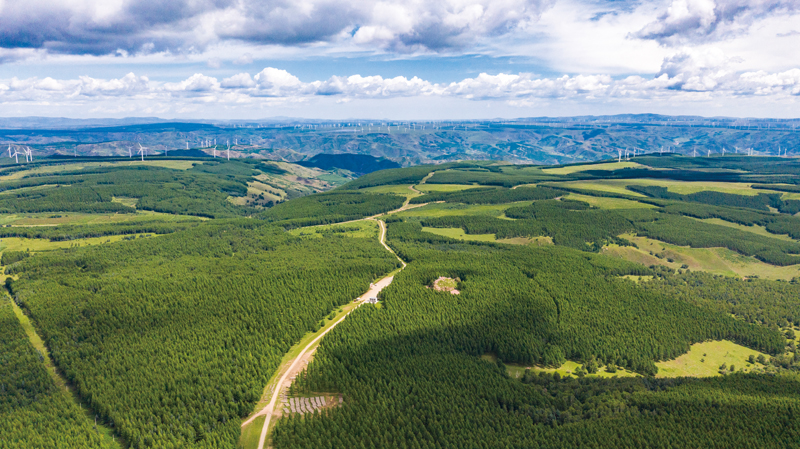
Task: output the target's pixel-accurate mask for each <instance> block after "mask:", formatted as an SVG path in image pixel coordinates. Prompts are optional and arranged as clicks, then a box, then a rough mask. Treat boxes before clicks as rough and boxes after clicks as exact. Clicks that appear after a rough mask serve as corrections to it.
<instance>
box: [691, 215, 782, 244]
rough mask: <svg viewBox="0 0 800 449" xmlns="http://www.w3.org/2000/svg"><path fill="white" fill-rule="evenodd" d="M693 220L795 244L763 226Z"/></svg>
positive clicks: (713, 219) (714, 220)
mask: <svg viewBox="0 0 800 449" xmlns="http://www.w3.org/2000/svg"><path fill="white" fill-rule="evenodd" d="M695 220H699V221H704V222H706V223H711V224H716V225H720V226H727V227H729V228H734V229H738V230H740V231H745V232H752V233H753V234H758V235H763V236H764V237H771V238H773V239H778V240H783V241H785V242H797V240H795V239H793V238H791V237H789V236H788V235H785V234H773V233H771V232H769V231H767V229H766V228H765V227H763V226H759V225H753V226H745V225H741V224H738V223H731V222H730V221H725V220H722V219H719V218H706V219H697V218H695Z"/></svg>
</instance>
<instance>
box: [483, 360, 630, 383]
mask: <svg viewBox="0 0 800 449" xmlns="http://www.w3.org/2000/svg"><path fill="white" fill-rule="evenodd" d="M481 359H483V360H486V361H489V362H492V363H495V362H497V357H496V356H495V355H493V354H484V355H482V356H481ZM505 365H506V372H508V375H509V376H510V377H513V378H515V379H521V378H522V376H523V375H524V374H525V370H527V369H530V370H531V371H533V372H536V373H539V372H544V373H558V374H560V375H561V377H566V376H575V374H574V373H575V370H576V369H578V367H579V366H581V364H580V363H577V362H573V361H571V360H567V361H566V362H565V363H564V364H563V365H561V366H559V367H558V368H545V367H541V366H536V365H534V366H523V365H517V364H514V363H509V364H505ZM636 376H639V374H637V373H634V372H632V371H626V370H624V369H622V368H617V371H616V372H615V373H609V372H608V371H606V367H605V366H604V367H602V368H600V369H599V370H597V373H595V374H587V375H586V377H605V378H610V377H636Z"/></svg>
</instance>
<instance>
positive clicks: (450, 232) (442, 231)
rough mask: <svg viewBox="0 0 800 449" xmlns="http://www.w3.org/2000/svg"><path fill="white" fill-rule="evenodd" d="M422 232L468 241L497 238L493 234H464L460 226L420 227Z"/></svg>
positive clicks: (493, 239)
mask: <svg viewBox="0 0 800 449" xmlns="http://www.w3.org/2000/svg"><path fill="white" fill-rule="evenodd" d="M422 232H429V233H431V234H436V235H441V236H443V237H450V238H454V239H459V240H466V241H470V242H494V241H495V240H497V238H496V237H495V236H494V234H466V233H464V230H463V229H461V228H426V227H423V228H422Z"/></svg>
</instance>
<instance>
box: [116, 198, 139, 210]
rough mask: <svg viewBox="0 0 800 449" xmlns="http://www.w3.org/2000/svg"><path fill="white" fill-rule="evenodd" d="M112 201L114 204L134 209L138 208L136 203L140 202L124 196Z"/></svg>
mask: <svg viewBox="0 0 800 449" xmlns="http://www.w3.org/2000/svg"><path fill="white" fill-rule="evenodd" d="M111 201H112V202H114V203H119V204H122V205H123V206H128V207H133V208H136V203H137V202H138V201H139V199H138V198H128V197H123V196H115V197H112V198H111Z"/></svg>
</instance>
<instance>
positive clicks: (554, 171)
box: [542, 161, 644, 175]
mask: <svg viewBox="0 0 800 449" xmlns="http://www.w3.org/2000/svg"><path fill="white" fill-rule="evenodd" d="M640 167H644V165H642V164H639V163H637V162H628V161H626V162H607V163H605V164H590V165H569V166H566V167H558V168H544V169H542V171H543V172H544V173H547V174H548V175H569V174H571V173H577V172H582V171H586V170H619V169H621V168H640Z"/></svg>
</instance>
